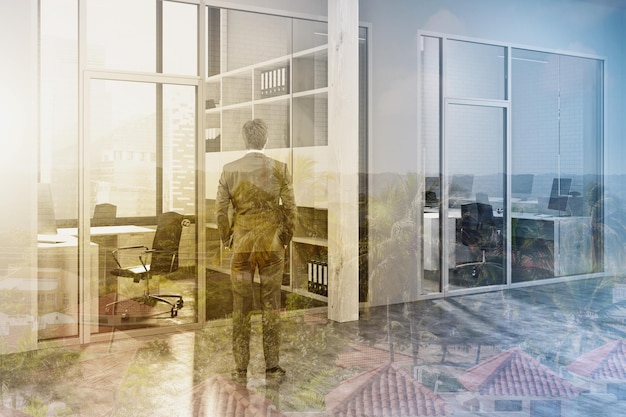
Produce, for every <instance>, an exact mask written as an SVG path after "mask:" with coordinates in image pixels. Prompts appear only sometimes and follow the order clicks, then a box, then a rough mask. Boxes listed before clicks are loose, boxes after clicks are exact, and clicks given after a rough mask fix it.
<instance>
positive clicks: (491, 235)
mask: <svg viewBox="0 0 626 417" xmlns="http://www.w3.org/2000/svg"><path fill="white" fill-rule="evenodd" d="M460 234H461V243H462V244H463V245H465V246H467V247H468V248H470V250H471V251H472V252H474V251H475V250H476V249H478V250H480V252H481V255H482V256H481V260H480V261H475V262H468V263H464V264H459V265H457V266H456V267H455V270H454V273H455V274H457V275H458V273H459V272H461V271H463V270H466V269H471V277H472V279H473V280H475V281H474V283H475V284H485V280H489V282H487V283H488V284H501V283H503V280H504V268H503V267H502V265H501V264H500V263H497V262H489V261H488V260H487V251H492V250H494V249H498V248H500V247H501V245H502V234H501V232H500V230H498V227H497V225H496V222H495V219H494V217H493V207H492V206H491V204H486V203H469V204H463V205H461V230H460ZM492 268H493V273H490V271H492ZM494 278H495V279H494Z"/></svg>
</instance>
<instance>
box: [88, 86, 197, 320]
mask: <svg viewBox="0 0 626 417" xmlns="http://www.w3.org/2000/svg"><path fill="white" fill-rule="evenodd" d="M195 91H196V90H195V86H175V85H157V84H152V83H141V82H126V81H112V80H97V79H94V80H91V82H90V94H89V97H90V98H91V101H90V102H89V103H87V105H88V109H89V115H88V117H89V124H88V125H89V126H90V131H89V139H90V161H91V164H90V169H91V172H90V174H91V175H90V180H91V187H90V189H91V196H92V204H93V207H94V209H93V213H94V217H93V219H92V222H91V226H92V227H91V229H90V236H91V241H92V242H93V244H94V245H97V260H95V261H92V265H93V268H92V271H91V272H90V274H91V277H92V279H93V281H92V291H93V292H92V294H93V299H92V311H91V313H92V314H94V315H97V316H98V317H99V327H98V329H97V331H99V332H107V331H110V330H112V329H113V328H120V327H122V328H139V327H146V326H154V325H173V324H180V323H183V322H187V323H189V322H193V321H195V311H194V308H193V306H194V305H195V297H196V294H195V289H196V282H195V264H196V255H195V253H196V250H195V235H196V234H195V220H194V219H195V216H194V215H195V210H196V203H195V175H196V167H195V134H196V130H195V129H196V128H195V126H196V120H195V112H196V110H195V109H196V93H195ZM157 102H162V103H163V105H162V108H161V109H160V111H157V110H158V108H157ZM97 213H99V214H98V215H96V214H97ZM161 213H168V214H169V216H166V214H161ZM172 218H173V219H174V221H173V225H170V224H169V223H168V222H167V221H166V220H167V219H172ZM162 226H163V227H162ZM163 242H165V243H163ZM128 247H133V248H134V249H122V248H128ZM152 249H154V250H158V252H154V253H163V252H164V251H167V253H168V255H167V256H169V257H171V259H170V261H167V262H165V261H164V268H157V267H156V266H154V262H155V261H162V259H161V258H155V255H154V253H153V252H151V251H150V250H152ZM148 265H153V267H152V268H151V267H149V266H148ZM159 265H160V264H159ZM96 276H97V279H95V277H96ZM173 277H175V278H176V279H174V278H173ZM96 283H97V285H96ZM162 294H169V295H172V297H169V296H168V297H164V298H165V299H166V300H167V301H162V300H160V299H157V298H155V295H162ZM184 301H187V302H188V305H187V308H185V309H183V308H182V307H183V305H184Z"/></svg>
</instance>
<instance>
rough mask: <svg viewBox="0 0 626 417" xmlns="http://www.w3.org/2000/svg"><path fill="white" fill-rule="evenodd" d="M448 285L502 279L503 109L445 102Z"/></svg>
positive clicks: (484, 283)
mask: <svg viewBox="0 0 626 417" xmlns="http://www.w3.org/2000/svg"><path fill="white" fill-rule="evenodd" d="M446 111H447V112H446V136H445V140H446V151H447V152H446V162H447V165H446V166H447V175H446V177H445V180H446V186H447V196H448V199H447V200H448V210H447V213H448V218H447V219H444V224H446V225H447V226H446V229H445V230H446V236H447V242H448V243H449V247H448V257H447V261H448V262H449V265H448V266H449V268H450V274H449V279H448V282H449V285H450V288H451V289H455V288H466V287H481V286H487V285H497V284H504V283H506V281H505V276H506V275H505V271H506V269H505V263H504V259H505V257H504V254H505V252H504V239H503V238H504V224H505V222H504V216H503V213H504V207H505V201H504V175H503V172H504V167H505V166H504V144H505V138H506V135H505V132H506V129H505V126H506V124H505V117H506V112H505V109H503V108H501V107H484V106H478V105H458V104H449V105H448V106H446Z"/></svg>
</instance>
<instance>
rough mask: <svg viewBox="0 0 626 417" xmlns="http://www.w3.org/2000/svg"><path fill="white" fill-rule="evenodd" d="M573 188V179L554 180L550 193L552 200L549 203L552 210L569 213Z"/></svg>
mask: <svg viewBox="0 0 626 417" xmlns="http://www.w3.org/2000/svg"><path fill="white" fill-rule="evenodd" d="M571 186H572V179H571V178H554V179H553V180H552V190H551V191H550V200H549V201H548V208H549V209H550V210H558V211H561V212H565V211H567V203H568V201H569V193H570V187H571Z"/></svg>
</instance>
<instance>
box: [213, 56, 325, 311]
mask: <svg viewBox="0 0 626 417" xmlns="http://www.w3.org/2000/svg"><path fill="white" fill-rule="evenodd" d="M327 67H328V53H327V46H326V45H314V46H312V47H310V48H308V49H304V50H301V51H298V52H294V53H292V54H288V55H284V56H281V57H278V58H273V59H269V60H265V61H262V62H259V63H256V64H254V65H249V66H245V67H243V68H238V69H236V70H233V71H226V72H223V73H220V74H216V75H213V76H210V77H208V78H207V79H206V80H205V111H204V130H205V143H206V149H205V150H206V154H205V158H206V167H207V180H206V186H207V190H206V195H207V219H208V220H207V221H208V223H207V225H206V228H207V233H206V236H207V245H206V247H207V259H208V264H209V268H210V269H212V270H215V271H219V272H222V273H226V274H228V273H229V262H230V258H229V256H230V254H229V253H228V251H225V250H223V248H222V246H221V244H220V242H219V233H218V231H217V226H216V224H215V217H214V201H215V200H214V199H215V196H216V190H217V183H218V180H219V175H220V173H221V168H222V167H223V166H224V164H226V163H228V162H230V161H233V160H235V159H237V158H239V157H241V156H242V155H243V154H244V152H245V147H244V144H243V140H242V138H241V127H242V125H243V124H244V123H245V122H246V121H248V120H250V119H253V118H261V119H263V120H265V121H266V123H267V125H268V128H269V138H268V139H269V140H268V143H267V146H266V154H267V155H268V156H270V157H273V158H275V159H278V160H281V161H283V162H286V163H288V165H289V168H290V171H291V173H292V176H293V182H294V192H295V196H296V203H297V204H298V211H299V222H298V225H297V227H296V231H295V234H294V238H293V241H292V243H291V246H290V248H289V250H288V259H287V264H286V265H287V266H286V268H285V272H286V276H285V279H283V289H284V290H287V291H290V292H294V293H297V294H301V295H304V296H307V297H310V298H314V299H317V300H321V301H326V300H327V282H326V283H324V282H322V281H321V277H322V275H323V276H325V277H327V275H328V274H327V273H325V274H322V273H321V272H320V274H319V275H318V274H317V273H316V279H317V277H319V278H320V282H318V283H315V284H316V285H312V283H311V280H312V278H313V277H312V273H313V271H312V269H313V266H315V268H317V269H319V270H320V271H321V270H322V269H324V266H326V270H327V259H328V242H327V236H328V225H327V224H328V213H327V211H328V203H327V201H328V194H327V181H328V180H327V177H328V170H327V166H328V161H327V160H328V68H327Z"/></svg>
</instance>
